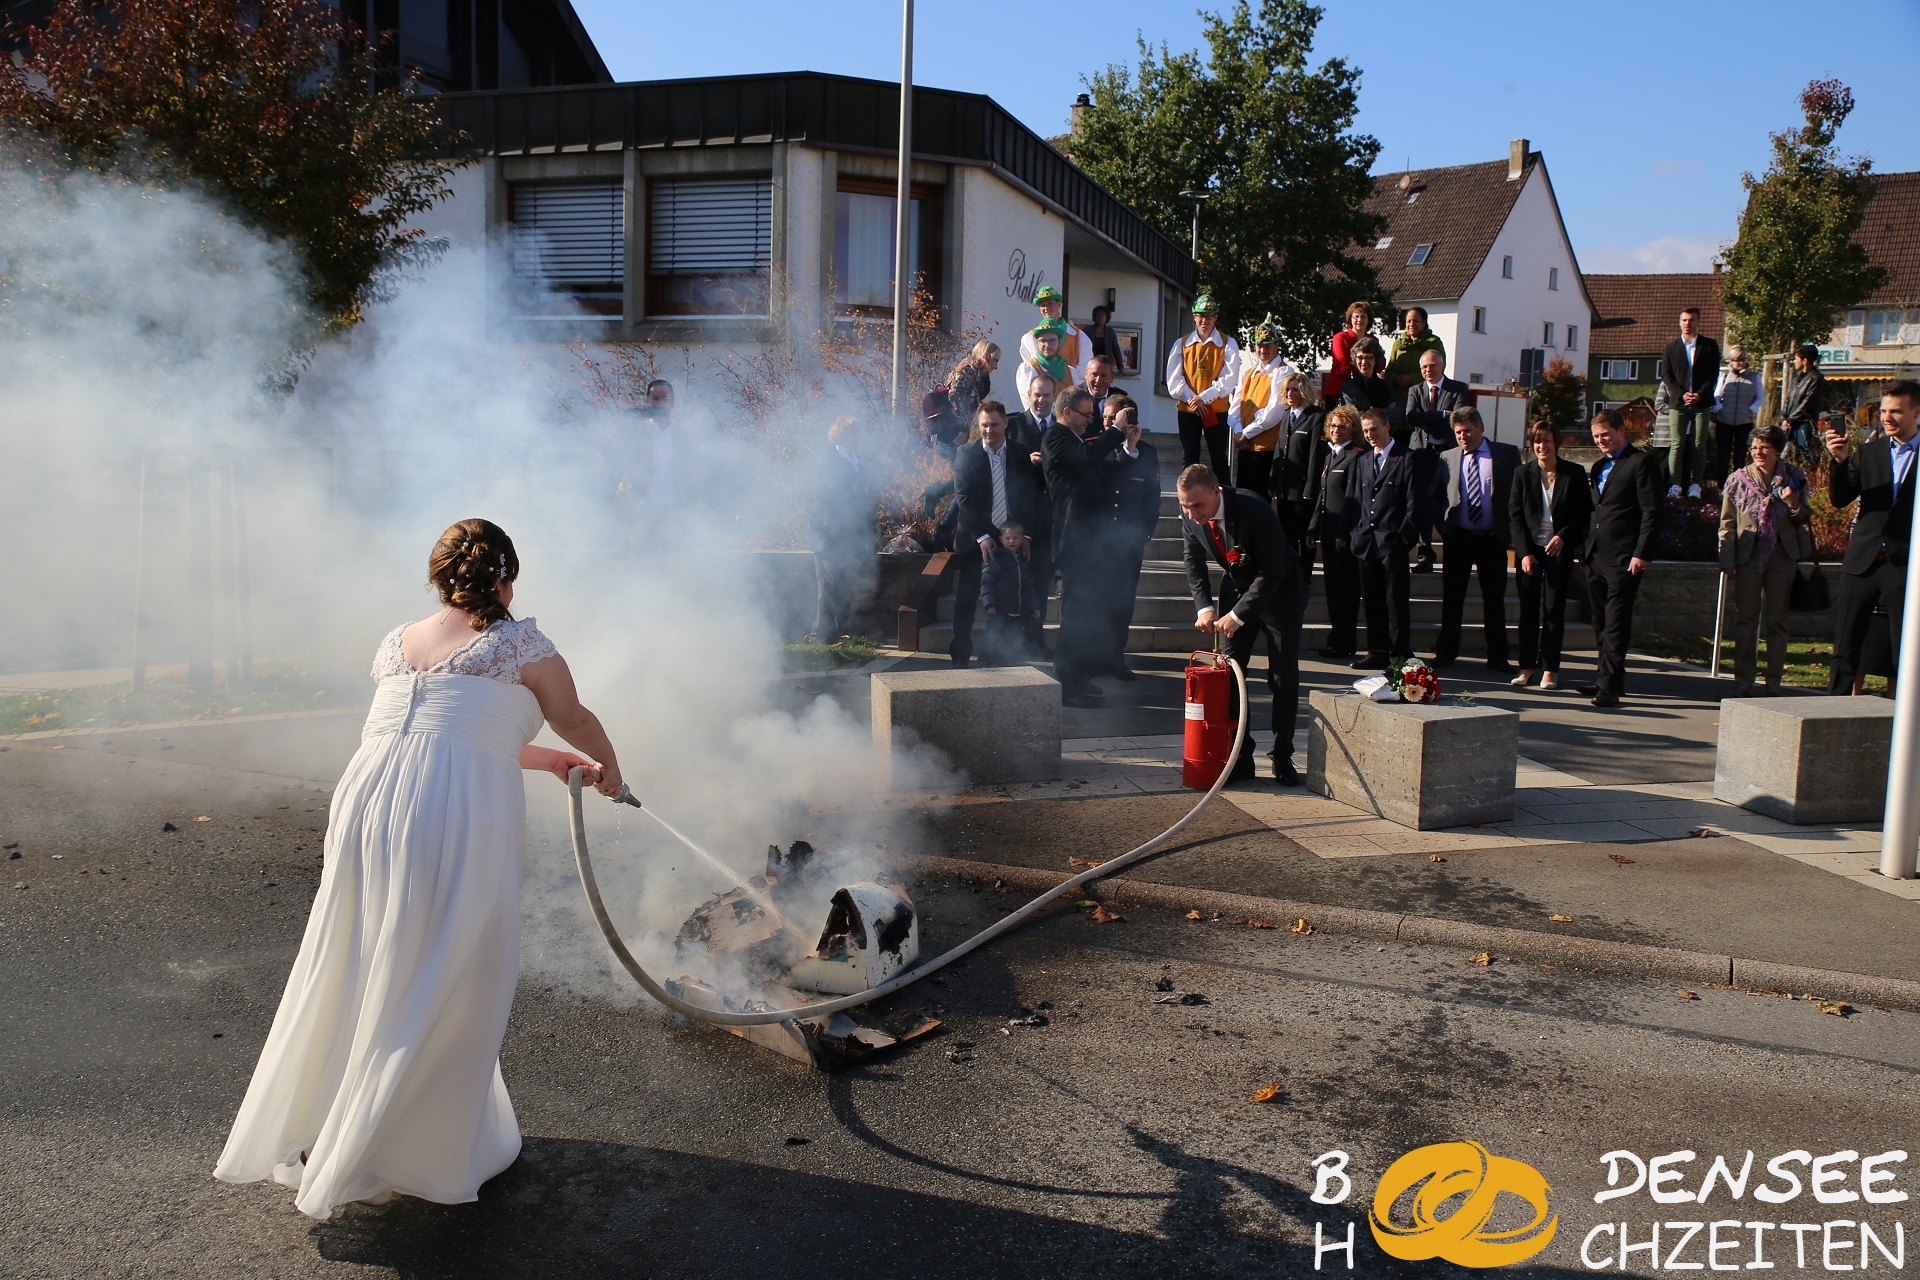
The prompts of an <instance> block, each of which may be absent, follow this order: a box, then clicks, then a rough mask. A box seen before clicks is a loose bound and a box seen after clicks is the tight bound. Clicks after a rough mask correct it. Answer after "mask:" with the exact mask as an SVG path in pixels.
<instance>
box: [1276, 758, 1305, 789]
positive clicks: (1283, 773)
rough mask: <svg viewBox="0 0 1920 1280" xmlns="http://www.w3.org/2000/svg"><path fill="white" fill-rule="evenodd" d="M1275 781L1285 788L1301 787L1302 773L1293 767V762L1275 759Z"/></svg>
mask: <svg viewBox="0 0 1920 1280" xmlns="http://www.w3.org/2000/svg"><path fill="white" fill-rule="evenodd" d="M1273 780H1274V781H1275V782H1277V783H1279V784H1280V785H1281V786H1283V787H1297V786H1299V785H1300V771H1299V770H1298V769H1296V768H1294V767H1293V761H1291V760H1282V759H1280V758H1279V757H1277V756H1276V757H1275V758H1274V761H1273Z"/></svg>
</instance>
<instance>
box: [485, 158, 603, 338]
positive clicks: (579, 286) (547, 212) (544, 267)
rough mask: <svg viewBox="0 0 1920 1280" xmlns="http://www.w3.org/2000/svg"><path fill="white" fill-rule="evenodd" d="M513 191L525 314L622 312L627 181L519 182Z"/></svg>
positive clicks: (517, 273) (518, 281)
mask: <svg viewBox="0 0 1920 1280" xmlns="http://www.w3.org/2000/svg"><path fill="white" fill-rule="evenodd" d="M508 192H509V212H508V218H509V221H510V224H511V226H512V237H513V240H512V242H513V277H514V285H515V289H514V294H515V298H516V300H517V302H518V304H519V306H520V308H521V310H522V312H523V313H524V314H527V315H550V316H567V315H578V314H579V313H580V312H582V311H584V312H586V313H587V314H589V315H598V316H618V315H620V314H621V313H622V311H623V310H624V308H623V306H622V299H623V296H624V293H625V289H624V285H623V282H624V280H625V278H626V266H625V263H626V248H627V237H626V223H625V215H626V208H625V200H624V194H623V191H622V188H621V183H620V180H619V179H618V178H613V179H606V180H602V181H597V182H516V183H514V184H513V185H512V186H511V187H509V188H508Z"/></svg>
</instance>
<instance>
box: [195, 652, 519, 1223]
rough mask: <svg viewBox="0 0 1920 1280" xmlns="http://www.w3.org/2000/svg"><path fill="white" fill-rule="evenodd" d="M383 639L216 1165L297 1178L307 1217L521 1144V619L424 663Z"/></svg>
mask: <svg viewBox="0 0 1920 1280" xmlns="http://www.w3.org/2000/svg"><path fill="white" fill-rule="evenodd" d="M403 630H405V628H404V627H396V628H395V629H394V630H393V632H392V633H391V634H389V635H388V636H387V638H386V639H385V640H384V641H382V642H381V645H380V649H379V652H378V653H377V654H376V655H375V657H374V665H373V675H374V678H375V679H376V680H378V681H379V689H378V691H377V692H376V693H375V694H374V698H373V709H372V710H371V711H370V712H369V713H368V715H367V723H366V728H365V729H364V730H362V732H361V737H360V749H359V750H358V751H356V752H355V753H354V756H353V759H352V760H351V761H350V762H349V763H348V765H347V771H346V773H345V775H344V776H342V778H341V779H340V785H339V787H338V788H337V789H336V790H335V792H334V797H333V808H332V814H331V816H330V818H329V820H328V823H327V836H326V844H325V857H326V863H325V867H324V869H323V870H322V872H321V876H320V891H319V894H318V895H317V896H316V898H315V899H314V904H313V914H312V915H311V916H310V917H309V918H308V920H307V931H306V936H305V937H304V938H303V939H302V940H301V943H300V955H299V957H298V958H297V959H296V960H295V961H294V964H293V973H292V975H291V976H290V977H289V978H288V979H287V988H286V992H285V994H284V995H282V996H281V999H280V1009H279V1012H278V1013H276V1014H275V1015H274V1019H273V1030H272V1031H271V1032H269V1033H268V1035H267V1042H266V1046H265V1047H264V1048H263V1049H262V1050H261V1051H260V1061H259V1064H258V1065H257V1066H256V1067H255V1068H254V1072H253V1082H252V1084H250V1085H249V1086H248V1087H247V1096H246V1100H245V1101H244V1102H242V1103H241V1104H240V1114H239V1116H238V1117H237V1118H236V1119H235V1120H234V1124H233V1132H232V1133H231V1134H230V1135H229V1136H228V1138H227V1145H226V1150H225V1151H223V1152H222V1153H221V1156H220V1162H219V1164H218V1165H217V1166H216V1167H215V1168H214V1172H213V1176H214V1177H216V1178H219V1179H220V1180H221V1181H223V1182H258V1181H260V1180H261V1179H263V1178H268V1177H271V1178H274V1179H275V1180H277V1181H279V1182H281V1183H283V1184H285V1185H287V1186H290V1187H294V1188H297V1189H298V1191H299V1195H298V1196H297V1197H296V1198H295V1200H294V1204H295V1206H296V1207H297V1208H299V1210H300V1211H301V1212H302V1213H305V1214H307V1215H309V1216H311V1217H314V1218H325V1217H327V1216H329V1215H330V1214H331V1213H332V1211H333V1209H334V1207H335V1206H336V1205H342V1204H347V1203H349V1202H352V1201H355V1200H366V1199H372V1198H378V1197H382V1196H384V1195H386V1194H387V1193H390V1192H399V1193H402V1194H405V1195H411V1196H418V1197H420V1198H421V1199H423V1200H433V1201H437V1202H439V1203H442V1204H457V1203H461V1202H465V1201H470V1200H473V1199H475V1198H476V1197H477V1195H478V1192H479V1188H480V1184H481V1183H483V1182H485V1181H486V1180H487V1179H488V1178H491V1177H493V1176H494V1175H495V1174H497V1173H499V1172H500V1171H501V1170H503V1169H505V1168H506V1167H507V1166H508V1165H510V1164H512V1163H513V1162H514V1159H515V1158H516V1157H517V1156H518V1155H519V1154H520V1126H519V1123H518V1122H517V1121H516V1120H515V1119H514V1115H513V1104H512V1103H511V1102H510V1101H509V1100H508V1098H507V1087H506V1083H505V1081H503V1080H502V1079H501V1077H500V1042H501V1039H502V1038H503V1037H504V1036H505V1034H506V1029H507V1013H508V1010H509V1009H510V1007H511V1006H512V1004H513V992H514V985H515V983H516V982H517V980H518V978H519V974H520V863H521V857H522V855H523V853H524V851H525V844H526V788H525V785H524V783H523V782H522V779H521V772H520V748H521V747H523V746H525V745H526V744H527V743H528V742H530V741H532V739H533V735H534V734H535V733H536V732H538V731H539V728H540V725H541V715H540V707H539V704H538V703H537V702H536V701H535V700H534V697H533V694H532V693H530V692H528V691H527V689H526V688H525V687H523V686H522V685H521V684H520V668H521V667H522V666H525V665H526V664H527V663H529V662H535V661H538V660H539V659H541V658H546V657H552V656H553V655H554V653H555V650H554V647H553V644H552V643H551V642H550V641H549V640H548V639H547V638H546V637H545V636H544V635H542V634H541V633H540V631H539V629H538V628H537V627H535V625H534V620H533V619H531V618H527V619H524V620H521V621H517V622H512V621H509V622H498V623H495V624H494V625H493V626H492V627H491V628H489V629H488V630H487V631H485V632H483V633H481V634H480V635H478V636H476V637H475V638H474V639H473V640H472V641H470V642H469V643H468V644H467V645H466V646H465V647H464V648H462V649H459V650H457V651H455V652H454V653H453V654H451V655H449V656H448V657H447V658H445V659H443V660H442V661H440V662H439V663H436V664H435V665H434V666H433V667H432V668H431V669H430V670H428V671H425V672H420V671H415V670H414V669H413V668H412V667H411V666H409V665H408V663H407V660H406V658H405V657H404V656H402V654H401V651H400V633H401V632H402V631H403Z"/></svg>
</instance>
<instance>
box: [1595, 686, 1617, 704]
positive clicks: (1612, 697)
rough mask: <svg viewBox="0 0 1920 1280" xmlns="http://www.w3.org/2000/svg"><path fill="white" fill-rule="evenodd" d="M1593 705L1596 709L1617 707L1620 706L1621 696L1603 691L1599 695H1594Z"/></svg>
mask: <svg viewBox="0 0 1920 1280" xmlns="http://www.w3.org/2000/svg"><path fill="white" fill-rule="evenodd" d="M1593 705H1594V706H1596V707H1617V706H1619V705H1620V695H1619V694H1617V693H1610V692H1608V691H1607V690H1605V689H1602V690H1601V691H1600V692H1599V693H1596V694H1594V695H1593Z"/></svg>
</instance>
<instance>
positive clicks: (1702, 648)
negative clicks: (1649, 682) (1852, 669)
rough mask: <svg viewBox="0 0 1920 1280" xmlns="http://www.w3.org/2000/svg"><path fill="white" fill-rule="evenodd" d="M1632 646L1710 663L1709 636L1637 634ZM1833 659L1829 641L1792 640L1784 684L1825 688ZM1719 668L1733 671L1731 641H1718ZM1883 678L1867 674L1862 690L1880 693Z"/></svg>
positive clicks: (1763, 674)
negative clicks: (1828, 670) (1864, 688)
mask: <svg viewBox="0 0 1920 1280" xmlns="http://www.w3.org/2000/svg"><path fill="white" fill-rule="evenodd" d="M1633 647H1634V649H1635V650H1637V651H1638V652H1640V653H1644V654H1649V655H1651V656H1653V657H1656V658H1678V659H1679V660H1680V661H1682V662H1690V663H1692V664H1693V665H1694V666H1696V667H1711V666H1712V665H1713V638H1712V637H1711V636H1663V635H1637V636H1635V637H1634V638H1633ZM1767 658H1768V654H1767V646H1766V643H1765V642H1764V641H1763V642H1762V643H1761V645H1760V654H1759V659H1760V675H1759V678H1760V679H1761V680H1762V681H1764V680H1765V679H1766V678H1767ZM1832 662H1833V641H1831V640H1801V639H1794V640H1792V641H1789V642H1788V644H1787V674H1786V683H1787V684H1789V685H1792V686H1793V687H1794V688H1797V689H1824V688H1826V687H1827V669H1828V667H1829V666H1830V665H1831V664H1832ZM1720 669H1721V670H1722V671H1732V670H1733V641H1732V640H1730V639H1729V640H1722V641H1721V642H1720ZM1886 691H1887V681H1886V678H1885V677H1884V676H1868V677H1867V684H1866V692H1868V693H1879V694H1884V693H1886Z"/></svg>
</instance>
